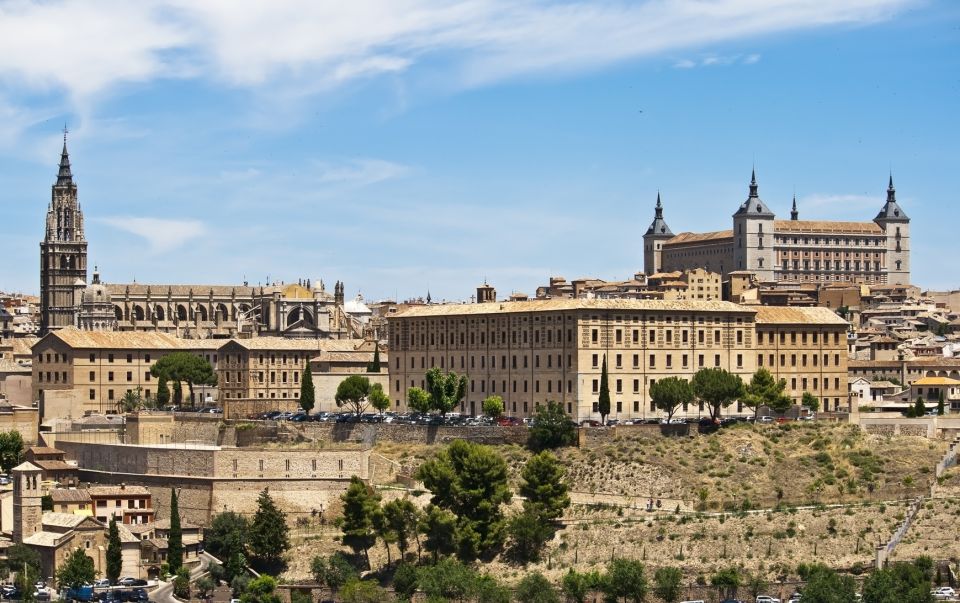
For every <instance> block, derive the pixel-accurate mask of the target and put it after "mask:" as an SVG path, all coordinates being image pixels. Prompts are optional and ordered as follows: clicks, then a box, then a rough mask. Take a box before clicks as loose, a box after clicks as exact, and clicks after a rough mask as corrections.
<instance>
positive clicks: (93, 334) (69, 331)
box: [37, 327, 184, 350]
mask: <svg viewBox="0 0 960 603" xmlns="http://www.w3.org/2000/svg"><path fill="white" fill-rule="evenodd" d="M50 338H55V339H59V340H61V341H63V342H64V343H66V344H67V345H69V346H70V347H72V348H80V349H100V348H111V349H129V350H178V349H181V348H182V347H184V346H183V345H182V344H183V340H180V339H177V338H176V337H174V336H172V335H168V334H166V333H146V332H136V331H130V332H127V331H123V332H120V331H81V330H79V329H77V328H75V327H67V328H64V329H59V330H57V331H53V332H52V333H49V334H47V335H46V336H45V337H44V338H43V339H41V340H40V343H38V344H37V345H42V342H43V341H45V340H47V339H50Z"/></svg>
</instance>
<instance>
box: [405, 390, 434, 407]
mask: <svg viewBox="0 0 960 603" xmlns="http://www.w3.org/2000/svg"><path fill="white" fill-rule="evenodd" d="M407 406H409V407H410V409H411V410H415V411H417V412H430V394H428V393H427V392H426V390H424V389H420V388H419V387H411V388H410V389H408V390H407Z"/></svg>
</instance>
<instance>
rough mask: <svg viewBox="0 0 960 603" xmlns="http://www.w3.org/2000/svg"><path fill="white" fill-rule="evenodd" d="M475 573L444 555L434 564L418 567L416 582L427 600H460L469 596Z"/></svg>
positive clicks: (473, 586) (472, 590)
mask: <svg viewBox="0 0 960 603" xmlns="http://www.w3.org/2000/svg"><path fill="white" fill-rule="evenodd" d="M476 581H477V575H476V573H475V572H474V571H473V570H472V569H470V568H469V567H467V566H466V565H464V564H463V563H461V562H459V561H457V560H455V559H451V558H450V557H446V558H444V559H441V560H440V561H438V562H437V563H436V564H435V565H428V566H425V567H421V568H420V572H419V574H418V576H417V582H418V584H419V585H420V590H421V591H423V593H424V594H425V595H426V596H427V600H428V601H447V600H456V601H462V600H464V599H466V598H467V597H469V596H471V595H472V593H473V592H474V588H475V585H476Z"/></svg>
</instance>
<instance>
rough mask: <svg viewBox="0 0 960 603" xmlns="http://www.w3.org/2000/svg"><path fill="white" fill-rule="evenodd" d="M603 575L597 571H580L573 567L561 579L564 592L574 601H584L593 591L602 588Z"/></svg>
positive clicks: (580, 602) (582, 602) (578, 602)
mask: <svg viewBox="0 0 960 603" xmlns="http://www.w3.org/2000/svg"><path fill="white" fill-rule="evenodd" d="M601 584H602V577H601V576H600V574H598V573H597V572H595V571H594V572H586V573H580V572H578V571H576V570H575V569H573V568H572V567H571V568H570V569H569V570H567V573H566V574H564V575H563V579H562V580H561V581H560V588H561V589H562V590H563V594H564V595H565V596H566V597H567V599H569V600H570V601H572V602H573V603H584V602H585V601H586V600H587V595H588V594H590V592H591V591H593V590H595V589H597V588H600V585H601Z"/></svg>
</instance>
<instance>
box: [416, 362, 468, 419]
mask: <svg viewBox="0 0 960 603" xmlns="http://www.w3.org/2000/svg"><path fill="white" fill-rule="evenodd" d="M426 381H427V393H428V394H430V408H431V409H432V410H435V411H437V412H439V413H440V414H441V415H443V416H445V415H446V414H447V413H448V412H450V411H451V410H453V409H454V408H456V406H457V404H459V403H460V400H463V397H464V396H465V395H466V393H467V378H466V376H464V375H457V374H456V373H454V372H453V371H450V372H449V373H447V374H443V372H442V371H441V370H440V369H438V368H436V367H434V368H432V369H430V370H428V371H427V374H426Z"/></svg>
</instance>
